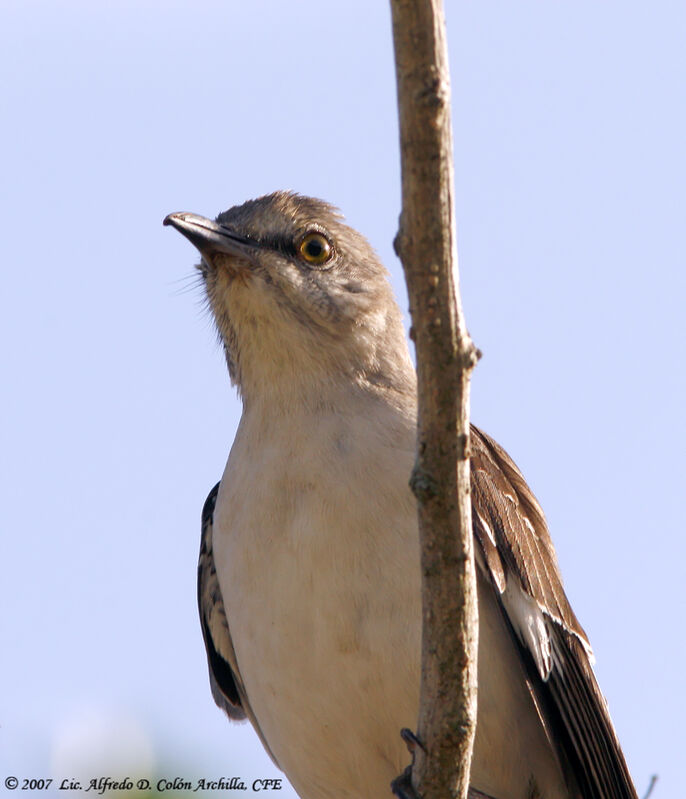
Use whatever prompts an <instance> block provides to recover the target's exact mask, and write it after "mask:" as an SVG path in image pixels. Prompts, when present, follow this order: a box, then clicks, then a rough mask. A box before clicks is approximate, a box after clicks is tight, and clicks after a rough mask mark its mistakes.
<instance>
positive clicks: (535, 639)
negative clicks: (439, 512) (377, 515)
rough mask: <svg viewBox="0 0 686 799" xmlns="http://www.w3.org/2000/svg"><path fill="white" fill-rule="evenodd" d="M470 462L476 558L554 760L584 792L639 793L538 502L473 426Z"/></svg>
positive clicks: (627, 796)
mask: <svg viewBox="0 0 686 799" xmlns="http://www.w3.org/2000/svg"><path fill="white" fill-rule="evenodd" d="M471 469H472V480H471V481H472V522H473V528H474V535H475V537H476V539H477V541H478V542H479V545H480V546H479V549H480V552H481V556H482V558H481V566H482V568H483V569H484V570H485V571H486V573H487V575H488V576H489V578H490V579H491V582H492V584H493V586H494V589H495V590H496V591H497V592H498V594H499V595H500V600H501V607H502V609H503V613H504V614H505V616H506V618H507V620H508V622H509V625H510V628H511V629H512V631H513V634H514V636H515V640H516V641H517V642H518V644H519V646H520V647H521V651H522V655H523V658H524V660H525V662H526V664H527V668H528V669H529V673H530V675H531V682H532V686H533V688H534V690H535V693H536V696H537V699H538V700H539V701H540V703H541V704H542V705H543V707H544V709H545V712H546V715H547V717H548V721H549V723H550V724H551V725H552V726H553V728H554V732H555V735H554V739H555V740H556V741H557V742H559V749H560V755H561V759H562V760H563V762H566V763H568V764H569V766H570V768H571V770H572V771H573V773H574V777H575V778H576V781H577V783H578V785H579V789H580V790H581V794H582V796H583V797H584V799H637V795H636V790H635V788H634V786H633V783H632V780H631V776H630V774H629V770H628V768H627V765H626V762H625V760H624V756H623V754H622V750H621V748H620V746H619V741H618V740H617V736H616V733H615V731H614V727H613V726H612V721H611V720H610V715H609V713H608V709H607V704H606V702H605V699H604V698H603V695H602V694H601V692H600V689H599V687H598V684H597V682H596V680H595V677H594V674H593V669H592V667H591V657H592V655H591V648H590V645H589V643H588V639H587V637H586V633H585V632H584V630H583V628H582V627H581V625H580V624H579V622H578V620H577V618H576V616H575V615H574V612H573V611H572V608H571V607H570V604H569V601H568V600H567V597H566V595H565V592H564V588H563V586H562V578H561V576H560V571H559V568H558V565H557V559H556V556H555V550H554V549H553V544H552V541H551V538H550V533H549V532H548V527H547V525H546V521H545V517H544V515H543V511H542V510H541V506H540V505H539V504H538V502H537V500H536V498H535V497H534V495H533V494H532V492H531V489H530V488H529V487H528V485H527V484H526V482H525V480H524V478H523V477H522V474H521V472H520V471H519V469H518V468H517V467H516V465H515V464H514V462H513V461H512V459H511V458H510V457H509V455H508V454H507V453H506V452H505V450H503V449H502V447H500V446H499V445H498V444H497V443H496V442H495V441H493V439H491V438H490V437H489V436H487V435H486V434H485V433H483V432H481V431H480V430H479V429H478V428H476V427H473V426H472V455H471Z"/></svg>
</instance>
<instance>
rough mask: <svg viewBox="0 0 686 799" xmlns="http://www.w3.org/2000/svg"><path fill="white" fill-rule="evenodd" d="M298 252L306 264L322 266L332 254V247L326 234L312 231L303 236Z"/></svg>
mask: <svg viewBox="0 0 686 799" xmlns="http://www.w3.org/2000/svg"><path fill="white" fill-rule="evenodd" d="M298 252H299V253H300V255H302V257H303V258H304V259H305V260H306V261H307V263H308V264H312V265H313V266H322V264H325V263H326V262H327V261H328V260H329V258H331V256H332V255H333V247H332V246H331V245H330V244H329V241H328V239H327V238H326V236H323V235H322V234H321V233H317V232H314V231H313V232H312V233H307V234H306V235H305V236H304V237H303V240H302V241H301V242H300V246H299V247H298Z"/></svg>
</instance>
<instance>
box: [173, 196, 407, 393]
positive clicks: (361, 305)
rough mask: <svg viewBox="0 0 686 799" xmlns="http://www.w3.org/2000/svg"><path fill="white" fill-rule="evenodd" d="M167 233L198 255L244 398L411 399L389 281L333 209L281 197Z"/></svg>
mask: <svg viewBox="0 0 686 799" xmlns="http://www.w3.org/2000/svg"><path fill="white" fill-rule="evenodd" d="M164 224H165V225H172V226H173V227H175V228H176V229H177V230H178V231H179V232H180V233H182V234H183V235H184V236H185V237H186V238H187V239H189V241H191V242H192V244H194V245H195V246H196V247H197V248H198V250H199V251H200V254H201V256H202V261H201V263H200V265H199V267H198V268H199V270H200V273H201V275H202V278H203V281H204V285H205V290H206V293H207V299H208V302H209V307H210V310H211V312H212V315H213V317H214V320H215V322H216V325H217V329H218V331H219V335H220V338H221V341H222V343H223V346H224V349H225V351H226V358H227V362H228V365H229V372H230V374H231V378H232V380H233V382H234V383H236V384H237V385H238V387H239V390H240V391H241V393H242V394H243V395H244V397H245V398H247V397H248V396H249V395H250V394H251V393H253V392H258V393H260V394H261V395H264V394H265V392H266V393H267V394H269V393H278V394H283V393H284V390H286V389H288V390H295V391H300V392H302V391H304V392H307V391H310V390H315V386H316V385H317V384H319V385H321V383H322V382H325V383H332V382H335V381H337V380H346V381H350V380H353V381H355V382H357V383H358V384H359V385H361V386H367V387H370V388H371V389H372V390H373V389H374V387H375V386H376V387H378V388H379V389H381V390H383V389H385V388H388V389H391V390H394V391H400V392H410V393H412V392H413V391H414V384H413V380H414V370H413V368H412V365H411V361H410V359H409V355H408V351H407V345H406V342H405V335H404V330H403V326H402V319H401V314H400V310H399V308H398V306H397V304H396V302H395V299H394V297H393V293H392V290H391V287H390V284H389V282H388V273H387V272H386V270H385V268H384V267H383V265H382V264H381V262H380V261H379V259H378V257H377V255H376V253H375V252H374V250H373V249H372V247H371V246H370V244H369V243H368V242H367V240H366V239H365V238H364V237H363V236H362V235H360V234H359V233H358V232H357V231H356V230H354V229H353V228H351V227H349V226H347V225H346V224H344V222H343V219H342V217H341V215H340V213H339V212H338V211H337V210H336V209H335V208H333V207H332V206H331V205H329V204H328V203H325V202H322V201H321V200H316V199H312V198H310V197H303V196H300V195H297V194H293V193H289V192H276V193H274V194H269V195H267V196H265V197H260V198H259V199H256V200H249V201H248V202H246V203H244V204H243V205H238V206H235V207H233V208H230V209H229V210H228V211H225V212H224V213H222V214H220V215H219V216H218V217H217V219H216V221H214V222H213V221H211V220H209V219H205V218H204V217H201V216H197V215H195V214H190V213H176V214H170V215H169V216H168V217H167V218H166V219H165V220H164Z"/></svg>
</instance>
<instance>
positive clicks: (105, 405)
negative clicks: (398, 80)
mask: <svg viewBox="0 0 686 799" xmlns="http://www.w3.org/2000/svg"><path fill="white" fill-rule="evenodd" d="M446 9H447V14H448V26H449V30H448V32H449V45H450V58H451V66H452V72H453V115H454V128H455V147H456V197H457V212H458V237H459V252H460V270H461V281H462V289H463V302H464V307H465V313H466V316H467V322H468V325H469V327H470V331H471V333H472V335H473V337H474V339H475V341H476V343H477V344H478V346H479V347H480V348H481V349H482V350H483V352H484V357H483V359H482V361H481V363H480V364H479V366H478V368H477V371H476V373H475V376H474V386H473V395H472V415H473V419H474V421H475V422H476V423H477V424H479V425H480V426H482V427H483V428H484V429H485V430H487V431H488V432H489V433H491V434H492V435H493V436H495V437H496V438H497V439H498V440H499V441H500V443H501V444H503V446H505V447H506V448H507V449H508V451H509V452H510V454H511V455H512V456H513V457H514V459H515V460H516V461H517V463H518V464H519V465H520V467H521V468H522V470H523V471H524V474H525V475H526V477H527V479H528V481H529V482H530V484H531V486H532V488H533V489H534V491H535V493H536V494H537V496H538V498H539V499H540V501H541V503H542V505H543V507H544V509H545V511H546V514H547V517H548V520H549V523H550V527H551V531H552V535H553V539H554V541H555V543H556V546H557V550H558V554H559V559H560V562H561V566H562V571H563V575H564V577H565V581H566V586H567V589H568V593H569V595H570V598H571V600H572V604H573V606H574V608H575V610H576V612H577V614H578V616H579V617H580V619H581V621H582V623H583V624H584V626H585V627H586V629H587V631H588V633H589V635H590V637H591V641H592V643H593V645H594V648H595V652H596V656H597V673H598V676H599V680H600V683H601V686H602V688H603V690H604V692H605V694H606V696H607V698H608V700H609V704H610V708H611V711H612V714H613V717H614V720H615V723H616V726H617V728H618V731H619V735H620V739H621V741H622V744H623V746H624V749H625V752H626V755H627V759H628V761H629V764H630V767H631V769H632V771H633V774H634V776H635V779H636V783H637V786H638V789H639V793H642V792H643V790H644V789H645V787H646V786H647V783H648V780H649V776H650V775H651V774H652V773H655V772H657V773H659V775H660V783H659V784H658V787H657V788H656V793H655V794H654V796H655V797H664V798H665V799H670V798H671V797H675V796H678V795H680V793H681V792H682V791H681V790H680V789H681V788H682V785H683V779H682V768H681V764H682V760H683V751H682V750H683V731H682V730H683V723H682V720H683V717H684V714H686V707H685V703H684V690H683V662H684V657H685V656H686V651H685V645H684V636H683V631H684V602H683V599H682V590H683V582H684V581H683V576H682V571H683V562H684V557H685V555H686V547H685V546H684V537H683V496H684V488H683V486H684V469H683V461H684V452H685V450H686V447H685V445H686V430H685V425H684V412H683V409H684V405H685V402H684V395H685V393H686V392H685V391H684V388H685V387H684V355H683V351H684V341H685V338H686V337H685V335H684V333H685V327H686V324H685V321H684V317H685V314H684V266H685V264H684V254H683V253H684V248H683V243H682V239H681V235H682V230H683V218H684V217H683V214H684V212H683V206H684V185H686V163H685V156H684V140H685V138H686V120H685V112H684V108H685V107H686V105H685V103H684V100H685V99H686V98H685V96H684V95H685V92H684V58H683V42H684V41H685V40H686V9H685V8H684V6H683V4H682V3H677V2H668V1H667V0H656V2H654V3H651V4H645V3H637V2H621V3H620V2H615V1H614V0H608V2H604V3H602V4H599V3H594V2H588V1H586V0H579V1H578V2H575V3H544V2H533V0H524V2H521V3H517V4H501V3H495V2H490V1H489V0H483V2H479V3H476V2H470V1H469V0H464V1H463V2H457V0H447V4H446ZM0 70H1V71H2V81H1V83H0V108H1V111H2V118H3V125H2V130H0V140H1V142H2V147H1V148H0V169H1V173H0V176H1V181H2V186H3V191H2V193H1V194H0V205H1V211H2V220H3V231H4V233H3V235H2V237H1V238H0V249H1V250H2V263H3V267H4V281H3V283H4V290H3V291H2V293H1V295H0V347H1V348H2V362H3V370H4V373H5V380H6V383H5V390H4V391H3V392H2V397H1V399H0V405H1V413H0V425H1V439H2V442H3V444H2V457H1V460H0V468H1V469H2V474H1V478H2V479H1V482H0V484H1V485H2V494H3V497H2V502H1V503H0V530H1V531H2V537H1V539H0V547H1V549H0V558H1V560H0V562H1V563H2V570H3V577H2V581H0V585H1V587H0V592H1V593H2V603H1V607H2V613H1V615H0V625H1V626H0V635H1V636H2V641H3V644H4V646H3V653H4V656H3V658H2V666H1V667H0V668H1V672H2V677H3V679H2V684H3V686H4V690H3V691H2V693H1V694H0V771H1V772H2V774H0V777H3V778H4V776H5V775H10V774H12V775H16V776H18V777H20V778H21V777H41V776H54V777H55V778H59V779H61V778H64V777H70V776H73V774H74V773H76V772H77V771H78V770H79V769H81V770H85V771H88V770H91V771H93V770H95V771H96V772H98V773H100V772H102V773H107V772H108V771H116V770H117V769H123V770H124V771H126V770H127V769H131V770H134V769H135V768H140V769H145V768H156V769H157V771H158V772H159V773H161V774H162V775H164V776H167V775H172V776H173V775H176V774H181V775H192V774H196V773H197V774H203V775H205V776H207V777H218V776H221V775H228V776H231V775H234V774H236V775H242V776H244V777H246V778H249V777H261V776H278V773H277V772H276V770H275V769H274V767H273V766H272V765H271V764H270V762H269V761H268V759H267V758H266V756H265V755H264V754H263V753H262V751H261V747H260V745H259V743H258V741H257V739H256V738H255V736H254V735H253V734H252V732H251V731H250V729H249V728H248V727H247V726H246V725H243V726H240V725H239V726H233V725H229V724H228V722H226V721H225V719H224V718H223V717H222V715H221V714H220V712H219V711H218V710H217V709H216V708H215V707H214V705H213V703H212V700H211V697H210V693H209V689H208V685H207V676H206V667H205V656H204V650H203V645H202V641H201V636H200V631H199V626H198V623H197V619H196V610H195V565H196V557H197V550H198V543H199V514H200V509H201V506H202V502H203V500H204V498H205V495H206V493H207V492H208V491H209V489H210V488H211V487H212V486H213V485H214V483H215V482H216V481H217V480H218V479H219V477H220V475H221V473H222V470H223V466H224V462H225V459H226V456H227V453H228V449H229V446H230V442H231V440H232V437H233V433H234V430H235V427H236V424H237V421H238V416H239V413H240V406H239V402H238V400H237V398H236V397H235V395H234V393H233V391H232V389H231V388H230V386H229V383H228V378H227V375H226V374H225V366H224V363H223V359H222V356H221V353H220V352H219V349H218V347H217V345H216V341H215V336H214V333H213V330H212V326H211V324H210V322H209V320H208V319H207V317H206V316H205V315H204V313H203V311H202V308H201V302H200V300H201V297H200V294H199V291H198V290H197V289H194V288H193V279H192V273H193V263H194V261H195V255H194V253H193V251H192V248H191V247H190V246H189V245H188V243H187V242H185V241H184V240H183V239H182V238H181V237H180V236H178V235H177V234H175V233H174V232H172V231H171V230H169V229H163V228H162V224H161V223H162V218H163V217H164V215H165V214H167V213H169V212H171V211H194V212H197V213H200V214H204V215H207V216H214V215H215V214H216V213H218V212H219V211H221V210H223V209H225V208H227V207H229V206H231V205H234V204H236V203H240V202H242V201H243V200H245V199H247V198H249V197H254V196H258V195H260V194H263V193H265V192H268V191H272V190H274V189H277V188H291V189H295V190H298V191H301V192H303V193H307V194H312V195H315V196H319V197H322V198H325V199H327V200H329V201H331V202H333V203H335V204H336V205H338V206H340V207H341V209H342V210H343V211H344V213H345V214H346V215H347V217H348V220H349V221H350V223H351V224H353V225H354V226H355V227H357V228H359V229H360V230H362V231H364V232H365V233H366V235H367V236H368V237H369V238H370V240H371V241H372V243H373V244H374V246H375V247H376V248H377V250H378V251H379V253H380V255H381V257H382V258H383V259H384V261H385V262H386V264H387V265H388V266H389V268H390V269H391V271H392V275H393V281H394V285H395V288H396V291H397V294H398V297H399V300H400V303H401V306H402V307H403V309H405V308H406V306H407V302H406V298H405V293H404V287H403V282H402V275H401V271H400V267H399V264H398V263H397V261H396V259H395V257H394V256H393V253H392V246H391V242H392V238H393V235H394V233H395V230H396V224H397V216H398V212H399V207H400V197H399V163H398V147H397V122H396V108H395V85H394V68H393V59H392V47H391V40H390V18H389V10H388V7H387V3H386V2H369V0H347V2H346V3H321V2H319V3H315V2H310V0H303V1H302V2H299V3H295V4H293V3H283V2H276V0H255V1H254V2H252V3H238V2H210V0H199V1H198V2H193V3H191V2H190V1H189V0H183V1H181V0H177V1H176V2H173V1H171V0H169V1H168V2H165V3H161V2H153V1H152V0H139V2H133V1H132V0H129V1H128V2H126V1H125V0H124V1H123V2H118V3H113V2H107V3H106V2H88V3H86V2H69V1H68V0H65V2H52V3H49V2H47V1H46V0H43V2H41V1H39V0H22V1H20V0H4V2H3V4H2V24H1V25H0ZM0 784H1V782H0ZM0 790H2V789H0ZM281 795H282V796H283V795H284V793H282V794H281Z"/></svg>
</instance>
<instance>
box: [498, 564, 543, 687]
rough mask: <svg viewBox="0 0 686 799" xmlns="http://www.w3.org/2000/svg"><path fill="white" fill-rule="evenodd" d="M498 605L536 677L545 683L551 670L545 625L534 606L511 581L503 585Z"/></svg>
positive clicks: (535, 603)
mask: <svg viewBox="0 0 686 799" xmlns="http://www.w3.org/2000/svg"><path fill="white" fill-rule="evenodd" d="M502 602H503V605H504V606H505V610H506V611H507V615H508V616H509V618H510V622H511V623H512V626H513V627H514V629H515V632H516V633H517V635H518V636H519V639H520V641H521V642H522V643H523V644H524V646H526V648H527V649H528V650H529V651H530V652H531V654H532V655H533V658H534V661H535V662H536V667H537V669H538V673H539V674H540V675H541V678H542V679H543V680H544V681H545V680H547V679H548V677H549V676H550V672H551V670H552V668H553V658H552V653H551V650H550V634H549V632H548V623H549V622H547V621H546V618H545V615H544V614H543V611H542V610H541V608H540V606H539V604H538V602H536V600H535V599H534V598H533V597H531V596H529V594H527V593H526V591H524V590H523V589H522V587H521V586H520V585H518V581H517V580H513V579H512V578H510V579H508V581H507V587H506V588H505V591H504V593H503V595H502Z"/></svg>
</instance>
